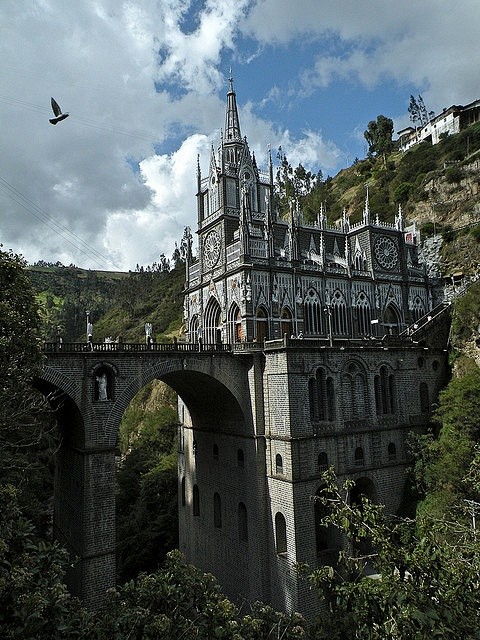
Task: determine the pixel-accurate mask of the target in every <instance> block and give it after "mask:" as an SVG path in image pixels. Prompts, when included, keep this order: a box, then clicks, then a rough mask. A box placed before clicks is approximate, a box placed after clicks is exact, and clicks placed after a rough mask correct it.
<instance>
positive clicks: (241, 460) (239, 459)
mask: <svg viewBox="0 0 480 640" xmlns="http://www.w3.org/2000/svg"><path fill="white" fill-rule="evenodd" d="M237 464H238V466H239V467H243V465H244V464H245V458H244V455H243V449H239V450H238V451H237Z"/></svg>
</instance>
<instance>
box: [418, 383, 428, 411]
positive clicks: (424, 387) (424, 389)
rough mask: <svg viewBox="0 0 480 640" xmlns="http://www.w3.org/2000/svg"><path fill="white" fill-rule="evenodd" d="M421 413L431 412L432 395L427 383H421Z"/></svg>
mask: <svg viewBox="0 0 480 640" xmlns="http://www.w3.org/2000/svg"><path fill="white" fill-rule="evenodd" d="M419 390H420V412H421V413H429V412H430V394H429V393H428V384H427V383H426V382H421V383H420V388H419Z"/></svg>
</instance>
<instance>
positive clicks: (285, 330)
mask: <svg viewBox="0 0 480 640" xmlns="http://www.w3.org/2000/svg"><path fill="white" fill-rule="evenodd" d="M280 324H281V332H282V338H283V337H284V336H287V338H289V337H290V336H291V335H292V327H293V322H292V312H291V311H290V309H287V307H284V308H283V309H282V315H281V317H280Z"/></svg>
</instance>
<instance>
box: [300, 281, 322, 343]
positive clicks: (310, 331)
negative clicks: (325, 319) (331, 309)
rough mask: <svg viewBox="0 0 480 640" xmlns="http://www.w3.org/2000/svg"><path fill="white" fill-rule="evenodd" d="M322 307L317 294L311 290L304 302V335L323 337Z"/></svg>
mask: <svg viewBox="0 0 480 640" xmlns="http://www.w3.org/2000/svg"><path fill="white" fill-rule="evenodd" d="M322 331H323V328H322V305H321V302H320V298H319V297H318V294H317V292H316V291H315V290H314V289H309V290H308V291H307V294H306V296H305V300H304V333H305V334H306V335H315V336H318V335H321V334H322Z"/></svg>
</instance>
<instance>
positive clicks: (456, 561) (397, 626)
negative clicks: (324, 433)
mask: <svg viewBox="0 0 480 640" xmlns="http://www.w3.org/2000/svg"><path fill="white" fill-rule="evenodd" d="M324 480H325V482H326V487H325V489H324V490H323V492H322V494H321V496H320V497H318V498H315V499H318V500H320V501H321V502H322V503H323V505H324V506H325V508H326V509H327V510H328V513H327V515H325V517H324V518H323V520H322V524H323V525H324V526H334V527H336V528H337V529H339V531H340V532H341V533H342V535H343V538H344V540H345V541H346V545H345V551H343V552H341V553H340V555H339V560H338V563H337V564H336V565H334V566H326V567H321V568H319V569H316V570H315V571H313V572H312V573H311V574H310V580H311V581H312V583H313V584H314V585H315V586H316V587H317V588H318V590H319V592H320V594H321V595H322V596H323V599H324V602H325V604H326V606H327V609H328V614H327V615H324V616H322V618H321V619H320V620H319V625H318V637H322V638H323V637H328V638H329V639H330V640H340V639H342V640H353V639H363V638H369V639H370V640H390V639H392V640H393V638H397V639H404V640H407V639H410V638H419V639H427V638H431V637H438V638H470V639H474V638H480V629H479V628H478V604H479V602H478V581H479V579H480V539H479V538H478V535H477V533H476V531H475V530H474V529H473V528H472V527H471V526H470V525H466V524H463V523H462V522H457V521H452V520H435V519H432V518H426V519H425V521H424V522H415V520H413V519H401V518H392V517H387V516H386V514H385V513H384V509H383V507H381V506H380V505H375V504H372V503H371V502H370V501H369V500H368V499H366V498H365V497H363V498H362V499H361V503H360V504H359V505H355V504H351V503H350V501H349V492H350V489H351V488H352V486H353V482H352V481H347V482H346V483H344V484H343V485H342V486H341V487H338V485H337V481H336V478H335V476H334V473H333V471H332V470H330V471H328V472H327V473H326V474H324ZM362 541H363V542H368V545H367V546H368V547H370V549H371V550H370V551H369V552H368V553H365V552H362V551H361V549H363V548H365V546H366V545H365V544H363V545H362V544H360V543H361V542H362ZM367 565H371V566H373V567H374V570H375V573H376V576H377V577H376V578H373V577H368V576H367V575H366V572H365V568H366V566H367Z"/></svg>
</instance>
